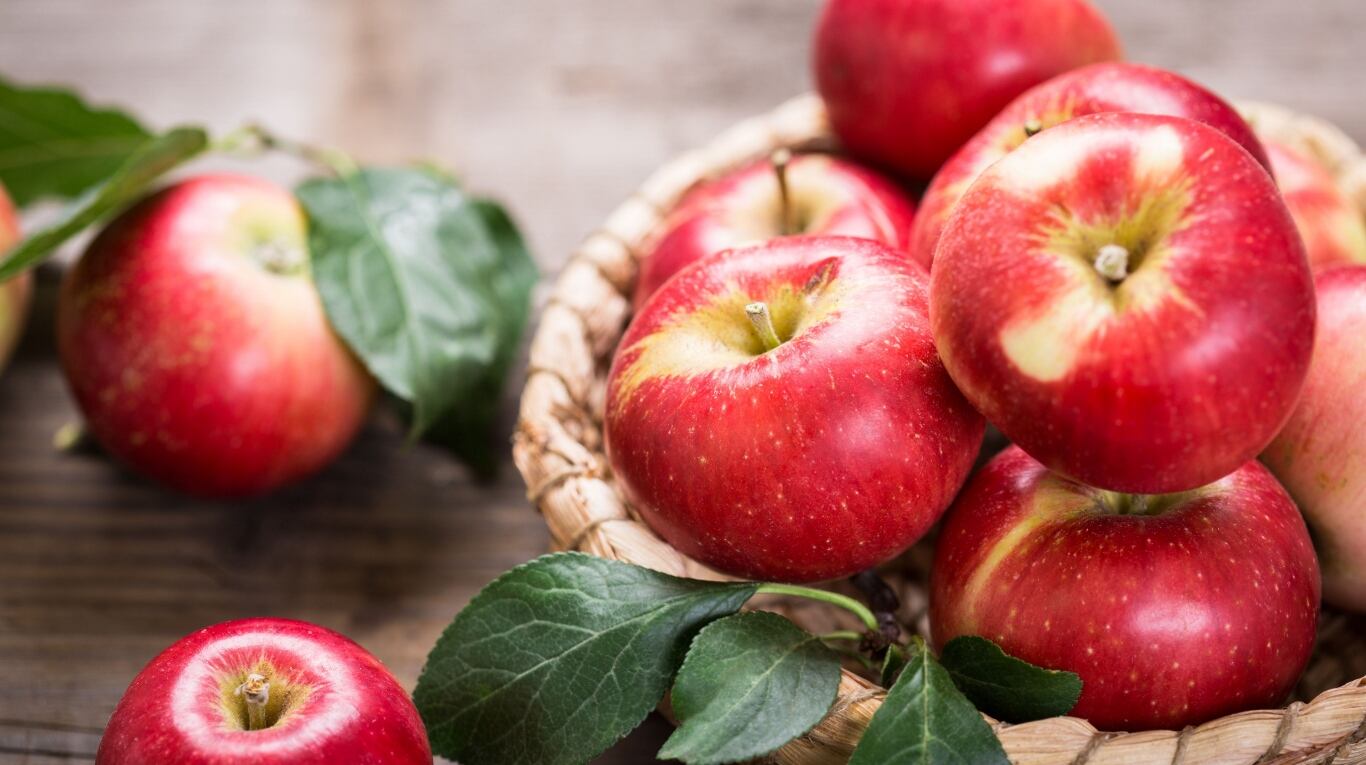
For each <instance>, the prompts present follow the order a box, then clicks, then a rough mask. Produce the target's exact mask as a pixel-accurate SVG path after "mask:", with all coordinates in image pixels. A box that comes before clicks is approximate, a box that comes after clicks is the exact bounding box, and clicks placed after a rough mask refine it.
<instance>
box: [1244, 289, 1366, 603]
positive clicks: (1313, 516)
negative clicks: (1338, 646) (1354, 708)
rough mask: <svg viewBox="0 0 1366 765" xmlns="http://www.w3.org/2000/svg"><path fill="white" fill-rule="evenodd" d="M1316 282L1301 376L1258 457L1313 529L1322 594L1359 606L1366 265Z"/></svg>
mask: <svg viewBox="0 0 1366 765" xmlns="http://www.w3.org/2000/svg"><path fill="white" fill-rule="evenodd" d="M1317 286H1318V301H1319V327H1318V336H1317V338H1316V339H1315V341H1314V361H1313V363H1311V364H1310V365H1309V377H1308V379H1306V380H1305V383H1304V392H1303V393H1302V394H1301V395H1300V401H1299V404H1298V405H1297V406H1296V408H1295V412H1294V414H1292V415H1291V416H1290V421H1289V422H1288V423H1286V426H1285V429H1284V430H1282V431H1281V433H1280V435H1278V436H1276V440H1275V441H1273V442H1272V443H1271V446H1270V447H1268V448H1267V450H1266V452H1265V453H1264V454H1263V455H1262V460H1263V461H1264V462H1265V463H1266V464H1267V467H1269V468H1271V472H1273V473H1275V474H1276V476H1277V477H1278V478H1280V479H1281V482H1282V483H1284V484H1285V487H1286V488H1287V489H1289V490H1290V494H1291V496H1293V497H1294V498H1295V501H1296V502H1298V503H1299V505H1300V509H1301V510H1303V511H1304V515H1305V518H1306V519H1308V521H1309V526H1310V528H1312V529H1314V539H1315V542H1316V543H1317V544H1318V549H1319V558H1320V560H1321V561H1322V563H1323V594H1324V598H1325V599H1326V600H1327V601H1328V602H1330V603H1333V604H1334V605H1338V606H1342V607H1343V608H1348V609H1352V610H1354V611H1366V397H1363V395H1362V391H1363V390H1366V344H1363V342H1362V338H1363V337H1366V266H1345V267H1341V268H1335V269H1333V270H1331V271H1327V272H1325V273H1322V274H1320V275H1319V277H1318V280H1317Z"/></svg>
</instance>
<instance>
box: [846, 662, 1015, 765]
mask: <svg viewBox="0 0 1366 765" xmlns="http://www.w3.org/2000/svg"><path fill="white" fill-rule="evenodd" d="M1009 762H1010V761H1009V760H1007V759H1006V754H1005V751H1004V750H1003V749H1001V742H999V741H997V740H996V736H995V734H993V733H992V732H991V727H990V726H988V725H987V723H986V720H983V719H982V715H980V714H979V713H978V712H977V710H976V709H975V708H973V706H972V702H970V701H968V700H967V698H966V697H964V696H963V694H962V693H960V692H959V691H958V689H957V688H955V687H954V686H953V680H952V679H950V677H949V673H948V672H947V671H945V669H944V668H943V667H942V666H940V665H939V662H938V661H936V660H935V658H934V656H933V655H931V654H930V651H929V649H928V648H926V647H925V641H923V640H921V639H920V638H912V640H911V643H910V645H909V646H907V647H906V666H905V668H903V669H902V670H901V676H900V677H898V678H897V681H896V684H895V685H893V686H892V689H891V690H890V691H889V692H888V693H887V698H886V700H884V701H883V702H882V706H881V707H880V708H879V709H878V710H877V712H876V713H874V714H873V719H872V720H871V721H870V722H869V723H868V730H866V731H864V733H863V739H862V740H860V741H859V744H858V747H857V748H856V749H855V750H854V756H853V757H852V758H851V759H850V760H849V765H886V764H887V763H897V765H910V764H913V763H915V764H919V765H1009Z"/></svg>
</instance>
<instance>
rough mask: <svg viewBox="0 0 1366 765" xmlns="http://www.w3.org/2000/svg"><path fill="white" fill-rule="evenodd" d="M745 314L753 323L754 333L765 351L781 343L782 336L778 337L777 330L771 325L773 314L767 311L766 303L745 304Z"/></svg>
mask: <svg viewBox="0 0 1366 765" xmlns="http://www.w3.org/2000/svg"><path fill="white" fill-rule="evenodd" d="M745 315H746V316H748V317H749V322H750V323H751V324H753V325H754V334H756V335H758V337H759V342H761V343H763V344H764V352H765V353H767V352H768V351H771V350H773V349H774V348H777V347H778V346H780V345H782V344H783V341H782V338H780V337H778V330H777V329H776V328H775V327H774V326H773V314H771V313H769V310H768V304H767V303H764V302H763V301H759V302H757V303H750V304H749V305H747V306H745Z"/></svg>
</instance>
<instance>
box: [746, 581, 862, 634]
mask: <svg viewBox="0 0 1366 765" xmlns="http://www.w3.org/2000/svg"><path fill="white" fill-rule="evenodd" d="M755 592H756V593H757V594H767V595H795V596H797V597H799V598H807V599H808V600H819V601H822V602H824V603H830V604H831V605H836V606H839V607H840V608H843V609H845V610H846V611H849V612H850V613H852V614H853V615H854V616H857V617H858V618H859V621H861V622H863V626H865V627H867V628H868V630H869V631H870V632H879V631H880V629H881V627H880V625H879V624H878V620H877V617H876V616H874V615H873V612H872V611H869V610H868V607H867V606H865V605H863V604H862V603H860V602H858V601H857V600H854V599H853V598H851V597H849V596H848V595H841V594H839V593H838V592H830V591H829V590H818V589H815V588H814V587H802V586H801V585H796V584H775V583H772V582H769V583H766V584H761V585H759V589H758V590H756V591H755Z"/></svg>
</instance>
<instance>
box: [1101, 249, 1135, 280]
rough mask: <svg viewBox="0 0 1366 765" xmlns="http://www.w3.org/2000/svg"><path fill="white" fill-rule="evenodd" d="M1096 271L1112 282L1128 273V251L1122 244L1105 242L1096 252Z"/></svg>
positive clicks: (1121, 278) (1122, 278)
mask: <svg viewBox="0 0 1366 765" xmlns="http://www.w3.org/2000/svg"><path fill="white" fill-rule="evenodd" d="M1095 266H1096V272H1097V273H1099V274H1100V275H1101V276H1104V277H1105V278H1106V279H1109V280H1110V281H1112V282H1122V281H1124V277H1126V276H1128V275H1129V251H1128V250H1127V249H1125V248H1124V247H1123V246H1122V245H1118V244H1107V245H1105V246H1104V247H1101V248H1100V250H1099V251H1097V252H1096V263H1095Z"/></svg>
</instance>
